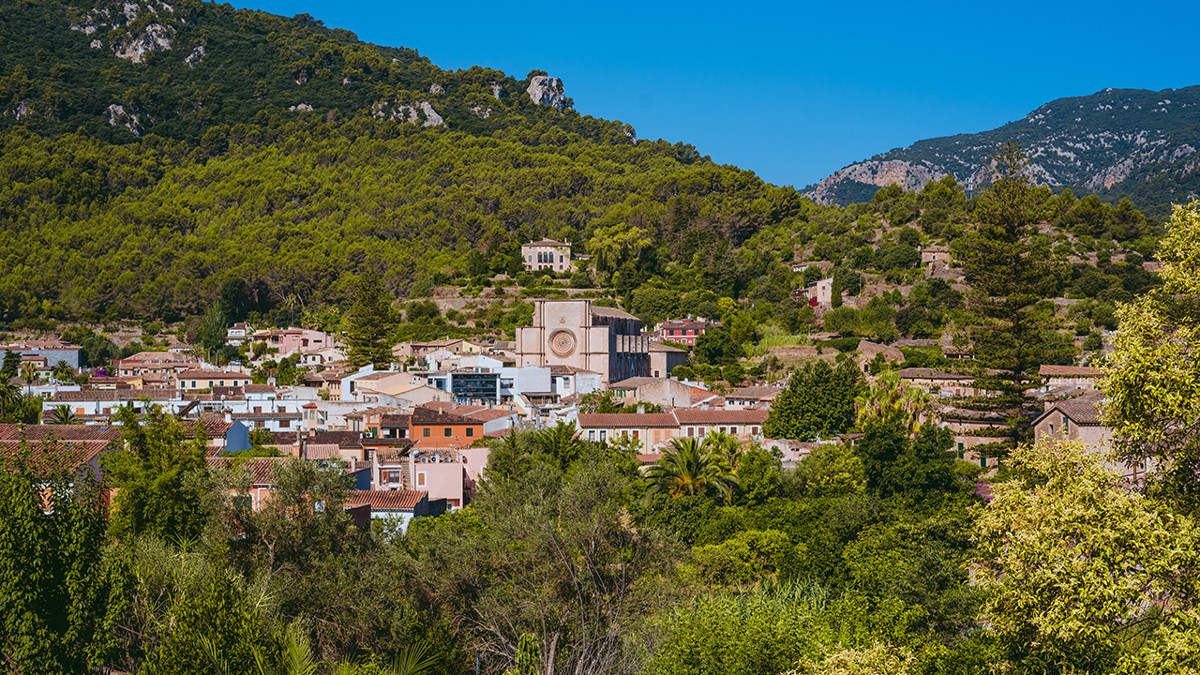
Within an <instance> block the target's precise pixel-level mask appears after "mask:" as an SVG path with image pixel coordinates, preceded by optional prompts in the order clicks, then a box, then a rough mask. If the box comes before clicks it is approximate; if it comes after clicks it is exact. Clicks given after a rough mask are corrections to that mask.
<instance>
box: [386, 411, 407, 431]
mask: <svg viewBox="0 0 1200 675" xmlns="http://www.w3.org/2000/svg"><path fill="white" fill-rule="evenodd" d="M410 418H412V415H400V414H391V415H383V416H382V417H380V418H379V426H381V427H404V428H408V423H409V420H410Z"/></svg>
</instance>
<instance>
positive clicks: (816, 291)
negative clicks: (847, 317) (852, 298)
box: [796, 277, 833, 308]
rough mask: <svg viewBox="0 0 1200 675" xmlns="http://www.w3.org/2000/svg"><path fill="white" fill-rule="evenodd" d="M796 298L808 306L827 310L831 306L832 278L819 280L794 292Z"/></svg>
mask: <svg viewBox="0 0 1200 675" xmlns="http://www.w3.org/2000/svg"><path fill="white" fill-rule="evenodd" d="M796 297H797V298H798V299H800V300H806V301H808V304H810V305H814V306H820V307H825V308H829V307H832V306H833V277H829V278H827V279H819V280H817V281H815V282H813V283H811V284H809V285H807V286H805V287H804V288H802V289H800V290H797V291H796Z"/></svg>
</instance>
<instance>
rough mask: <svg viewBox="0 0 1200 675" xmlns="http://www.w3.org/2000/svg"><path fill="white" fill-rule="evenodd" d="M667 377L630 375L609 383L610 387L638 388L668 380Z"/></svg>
mask: <svg viewBox="0 0 1200 675" xmlns="http://www.w3.org/2000/svg"><path fill="white" fill-rule="evenodd" d="M666 380H667V378H665V377H630V378H626V379H624V380H621V381H620V382H613V383H612V384H610V385H609V387H608V388H609V389H637V388H638V387H644V386H646V385H650V384H658V383H659V382H664V381H666Z"/></svg>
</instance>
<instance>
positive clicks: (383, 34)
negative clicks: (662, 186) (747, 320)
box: [236, 0, 1200, 187]
mask: <svg viewBox="0 0 1200 675" xmlns="http://www.w3.org/2000/svg"><path fill="white" fill-rule="evenodd" d="M236 5H237V6H239V7H250V8H253V9H261V10H264V11H268V12H272V13H276V14H284V15H288V16H290V15H294V14H298V13H302V12H307V13H308V14H311V15H313V16H314V17H316V18H318V19H320V20H322V21H324V22H325V25H326V26H330V27H338V28H345V29H347V30H350V31H353V32H354V33H355V34H357V35H358V37H359V39H361V40H365V41H368V42H374V43H376V44H384V45H389V46H404V47H410V48H413V49H416V50H418V51H419V52H420V53H421V54H423V55H425V56H427V57H429V58H430V60H432V61H433V63H434V64H436V65H438V66H440V67H442V68H447V69H457V68H469V67H471V66H472V65H481V66H486V67H490V68H497V69H500V70H503V71H505V72H506V73H508V74H510V75H512V76H514V77H516V78H518V79H521V78H523V77H524V76H525V74H526V73H528V72H529V71H530V70H534V69H539V70H545V71H547V72H549V73H550V74H551V75H553V76H557V77H560V78H562V80H563V82H564V84H565V86H566V93H567V95H568V96H571V97H572V98H574V100H575V109H576V110H578V111H579V112H581V113H583V114H588V115H594V116H597V117H603V118H606V119H616V120H621V121H623V122H626V123H629V124H631V125H633V127H634V128H635V129H637V132H638V136H639V137H640V138H651V139H653V138H664V139H666V140H668V141H671V142H675V141H683V142H686V143H691V144H693V145H695V146H696V147H697V149H698V150H699V151H700V152H701V153H702V154H706V155H709V156H711V157H712V158H713V160H715V161H717V162H721V163H728V164H735V165H737V166H739V167H741V168H743V169H749V170H752V171H754V172H756V173H758V174H759V175H760V176H762V177H763V178H764V179H766V180H768V181H770V182H772V183H775V184H779V185H795V186H796V187H804V186H806V185H808V184H810V183H813V182H816V181H817V180H820V179H821V178H823V177H824V176H826V175H828V174H829V173H832V172H833V171H836V170H837V169H839V168H841V167H842V166H845V165H846V164H849V163H851V162H853V161H856V160H860V159H865V158H867V157H870V156H871V155H874V154H876V153H880V152H885V151H887V150H890V149H891V148H894V147H902V146H906V145H909V144H910V143H912V142H914V141H917V140H920V139H923V138H931V137H935V136H945V135H950V134H955V133H969V132H975V131H983V130H985V129H991V128H994V127H997V126H1000V125H1002V124H1004V123H1006V122H1010V121H1013V120H1015V119H1019V118H1021V117H1023V116H1024V115H1025V114H1026V113H1028V112H1029V111H1030V110H1033V109H1034V108H1036V107H1038V106H1040V105H1041V104H1043V103H1046V102H1048V101H1051V100H1053V99H1056V98H1061V97H1064V96H1081V95H1087V94H1091V93H1095V92H1097V91H1099V90H1101V89H1104V88H1106V87H1114V88H1138V89H1155V90H1158V89H1166V88H1181V87H1186V86H1191V85H1196V84H1200V48H1197V46H1196V37H1195V29H1196V26H1197V25H1200V3H1197V2H1194V1H1192V2H1182V1H1181V2H1156V1H1147V2H1139V3H1116V2H1071V3H1065V2H1062V3H1060V2H1052V1H1043V2H993V3H975V2H963V3H948V2H927V3H916V2H895V1H893V2H886V3H885V2H857V3H850V2H837V1H836V0H834V1H829V0H826V1H824V2H820V3H805V2H794V3H763V2H759V3H755V2H743V3H736V2H722V3H715V2H701V1H696V2H690V3H679V4H675V3H671V4H656V3H648V2H625V1H621V2H609V3H560V2H528V3H517V2H510V3H500V2H455V3H446V2H420V1H419V0H418V1H417V2H412V1H404V2H352V1H344V2H328V1H321V2H318V1H312V0H288V1H287V2H282V1H279V0H257V1H255V2H238V3H236Z"/></svg>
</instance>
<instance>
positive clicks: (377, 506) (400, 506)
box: [345, 490, 446, 532]
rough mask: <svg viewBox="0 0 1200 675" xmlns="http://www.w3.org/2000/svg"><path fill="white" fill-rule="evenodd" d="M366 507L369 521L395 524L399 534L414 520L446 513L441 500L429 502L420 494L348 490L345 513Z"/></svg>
mask: <svg viewBox="0 0 1200 675" xmlns="http://www.w3.org/2000/svg"><path fill="white" fill-rule="evenodd" d="M361 506H368V507H370V514H371V520H387V521H390V522H392V523H395V524H396V525H397V526H398V527H399V528H400V531H401V532H403V531H405V530H406V529H408V524H409V523H411V522H412V521H413V520H416V519H417V518H428V517H433V516H439V515H441V514H442V513H444V512H445V510H446V502H445V500H440V499H439V500H430V499H429V493H428V492H425V491H423V490H389V491H382V492H381V491H377V490H349V491H347V492H346V503H345V508H346V509H354V508H358V507H361Z"/></svg>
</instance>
